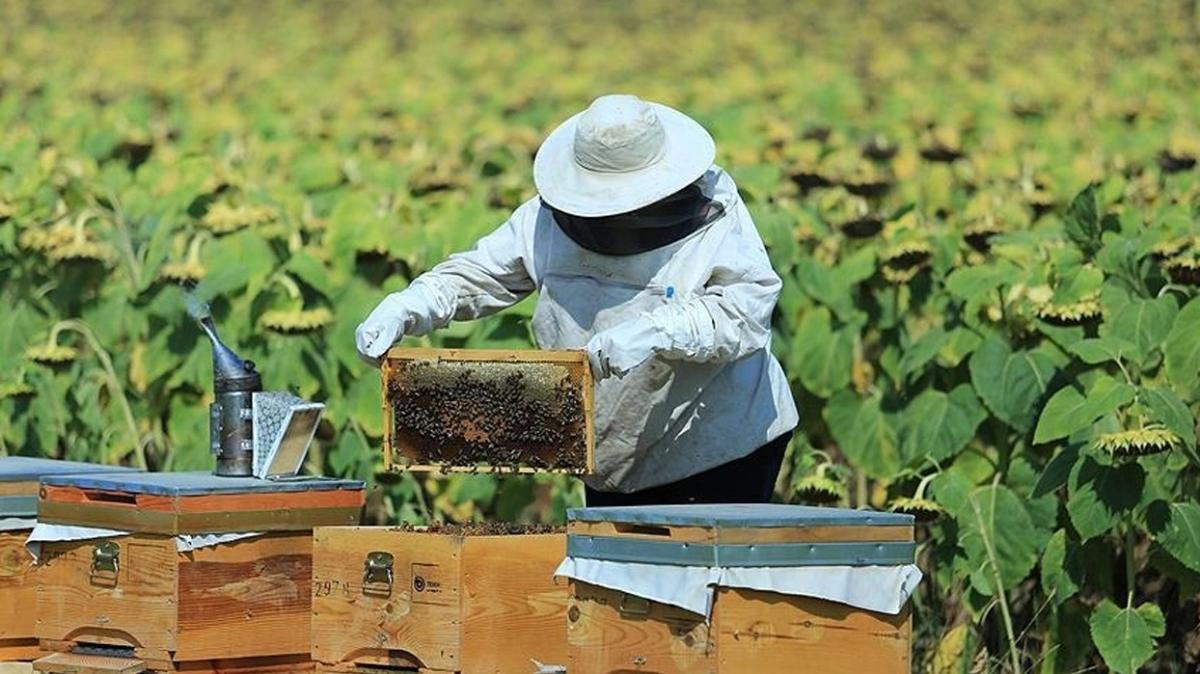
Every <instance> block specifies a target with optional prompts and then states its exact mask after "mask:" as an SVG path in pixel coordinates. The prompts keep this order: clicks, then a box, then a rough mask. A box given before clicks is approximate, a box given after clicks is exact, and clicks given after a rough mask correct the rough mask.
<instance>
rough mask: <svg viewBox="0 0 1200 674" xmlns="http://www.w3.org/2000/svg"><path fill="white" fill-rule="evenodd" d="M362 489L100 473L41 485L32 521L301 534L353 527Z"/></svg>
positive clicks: (318, 482) (174, 531)
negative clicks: (302, 532)
mask: <svg viewBox="0 0 1200 674" xmlns="http://www.w3.org/2000/svg"><path fill="white" fill-rule="evenodd" d="M363 500H364V485H363V483H362V482H359V481H357V480H341V479H334V478H324V477H297V478H287V479H268V480H263V479H259V478H254V477H219V476H216V475H213V474H211V473H208V472H190V473H134V474H122V473H98V474H93V475H56V476H51V477H46V478H43V479H42V482H41V488H40V489H39V498H38V508H37V513H38V521H39V522H45V523H48V524H68V525H73V526H86V527H100V528H104V529H116V530H120V531H137V532H146V533H156V534H167V535H179V534H209V533H241V532H265V531H306V530H311V529H312V528H313V527H318V526H346V525H353V524H357V523H358V519H359V515H360V512H361V509H362V505H363Z"/></svg>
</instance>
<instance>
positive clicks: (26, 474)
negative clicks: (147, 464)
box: [0, 456, 136, 482]
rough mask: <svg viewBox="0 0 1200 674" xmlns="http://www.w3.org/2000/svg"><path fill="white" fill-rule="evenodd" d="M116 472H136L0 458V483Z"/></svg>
mask: <svg viewBox="0 0 1200 674" xmlns="http://www.w3.org/2000/svg"><path fill="white" fill-rule="evenodd" d="M118 471H125V472H129V473H134V472H136V471H135V469H133V468H122V467H120V466H105V465H102V464H98V463H85V462H83V461H60V460H58V459H42V458H36V457H32V456H0V482H25V481H27V480H32V481H37V480H39V479H41V478H42V477H43V476H45V475H65V474H71V473H113V472H118Z"/></svg>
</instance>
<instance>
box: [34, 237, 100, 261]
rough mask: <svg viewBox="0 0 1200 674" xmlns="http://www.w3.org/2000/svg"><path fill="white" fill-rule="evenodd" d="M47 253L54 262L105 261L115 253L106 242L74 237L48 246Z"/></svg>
mask: <svg viewBox="0 0 1200 674" xmlns="http://www.w3.org/2000/svg"><path fill="white" fill-rule="evenodd" d="M47 255H48V256H49V257H50V259H51V260H53V261H55V262H100V263H107V262H108V261H109V260H111V259H113V257H114V256H115V253H114V252H113V249H112V248H111V247H109V246H108V245H107V244H103V243H100V242H98V241H89V240H87V239H79V238H76V239H74V240H72V241H71V242H69V243H67V244H64V245H61V246H54V247H52V248H50V250H49V251H47Z"/></svg>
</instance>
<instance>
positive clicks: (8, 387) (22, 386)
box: [0, 381, 35, 400]
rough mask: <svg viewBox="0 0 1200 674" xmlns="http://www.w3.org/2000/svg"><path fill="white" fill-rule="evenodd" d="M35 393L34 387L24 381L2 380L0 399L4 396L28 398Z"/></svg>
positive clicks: (0, 383)
mask: <svg viewBox="0 0 1200 674" xmlns="http://www.w3.org/2000/svg"><path fill="white" fill-rule="evenodd" d="M34 393H35V391H34V390H33V387H32V386H30V385H29V384H26V383H25V382H23V381H5V382H0V400H2V399H4V398H14V399H19V398H28V397H31V396H32V395H33V394H34Z"/></svg>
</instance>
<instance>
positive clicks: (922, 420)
mask: <svg viewBox="0 0 1200 674" xmlns="http://www.w3.org/2000/svg"><path fill="white" fill-rule="evenodd" d="M986 418H987V412H986V411H985V410H984V408H983V405H980V404H979V399H978V398H976V397H975V394H974V393H973V392H972V391H971V387H970V386H968V385H967V384H962V385H960V386H958V387H956V388H955V389H954V390H953V391H951V392H950V393H949V394H947V393H943V392H941V391H936V390H933V389H928V390H926V391H924V392H922V393H921V394H920V395H918V396H917V397H916V398H915V399H913V401H912V402H911V403H909V405H908V407H906V408H905V410H904V412H903V416H902V417H901V420H900V447H901V452H900V454H901V456H902V457H903V458H904V460H905V461H906V462H908V463H912V462H916V461H917V460H918V459H922V458H925V457H928V458H931V459H934V460H935V461H942V460H944V459H948V458H950V457H952V456H954V455H955V454H957V453H958V452H960V451H961V450H962V448H963V447H966V445H967V443H968V442H970V441H971V438H972V437H974V435H975V429H976V428H978V427H979V424H981V423H983V420H984V419H986Z"/></svg>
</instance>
